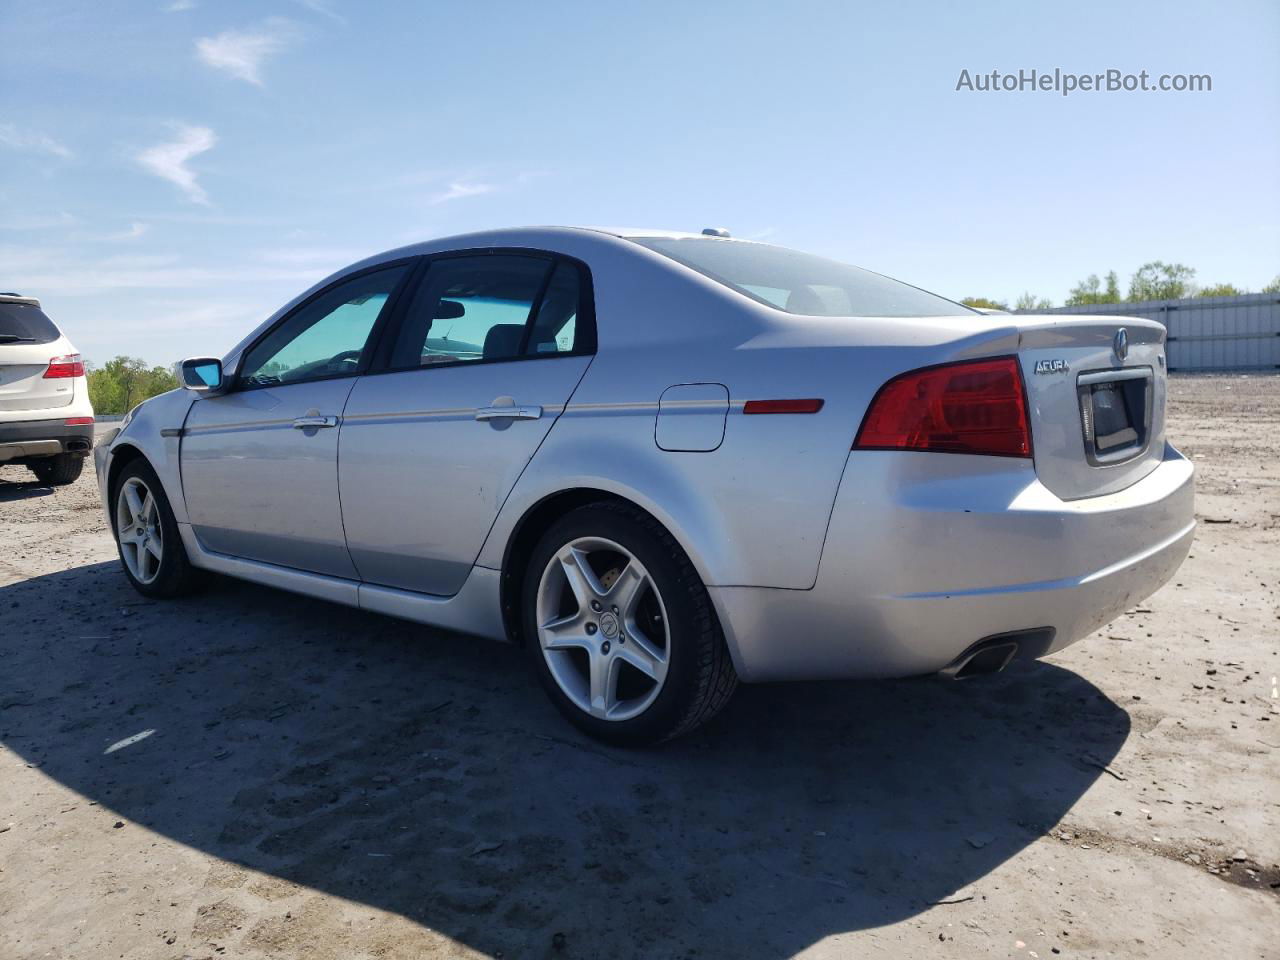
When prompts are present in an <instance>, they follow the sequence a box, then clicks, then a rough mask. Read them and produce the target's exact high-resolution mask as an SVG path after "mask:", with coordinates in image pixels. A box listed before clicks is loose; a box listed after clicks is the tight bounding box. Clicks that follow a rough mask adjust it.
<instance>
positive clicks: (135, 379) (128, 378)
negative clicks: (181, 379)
mask: <svg viewBox="0 0 1280 960" xmlns="http://www.w3.org/2000/svg"><path fill="white" fill-rule="evenodd" d="M86 366H87V367H88V370H87V373H88V379H89V402H90V403H92V404H93V409H94V411H95V412H97V413H107V414H112V413H128V412H129V411H130V410H132V409H133V408H134V407H135V406H137V405H138V404H139V403H141V402H142V401H143V400H146V399H147V398H148V397H154V396H155V395H156V394H158V393H164V392H165V391H167V390H173V389H174V388H175V387H177V386H178V378H177V377H176V376H175V375H174V373H173V371H172V370H170V369H169V368H168V367H148V366H147V363H146V361H145V360H142V359H140V358H139V357H116V358H115V359H114V360H108V361H107V362H106V363H104V364H103V365H102V366H101V367H96V366H94V365H93V364H87V365H86Z"/></svg>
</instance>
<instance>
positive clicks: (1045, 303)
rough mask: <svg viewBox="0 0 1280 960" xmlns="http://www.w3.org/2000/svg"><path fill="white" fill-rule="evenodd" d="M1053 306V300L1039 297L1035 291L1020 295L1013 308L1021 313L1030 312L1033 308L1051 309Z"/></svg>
mask: <svg viewBox="0 0 1280 960" xmlns="http://www.w3.org/2000/svg"><path fill="white" fill-rule="evenodd" d="M1052 307H1053V301H1051V300H1046V299H1045V298H1044V297H1037V296H1036V295H1035V294H1034V293H1030V292H1027V293H1024V294H1023V295H1022V296H1020V297H1019V298H1018V300H1017V302H1016V303H1014V305H1013V309H1014V310H1017V311H1018V312H1020V313H1028V312H1030V311H1033V310H1049V309H1050V308H1052Z"/></svg>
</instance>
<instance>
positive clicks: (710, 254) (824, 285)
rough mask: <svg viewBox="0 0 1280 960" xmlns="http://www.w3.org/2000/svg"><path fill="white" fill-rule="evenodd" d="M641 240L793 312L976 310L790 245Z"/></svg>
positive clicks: (944, 313)
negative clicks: (789, 246) (789, 248)
mask: <svg viewBox="0 0 1280 960" xmlns="http://www.w3.org/2000/svg"><path fill="white" fill-rule="evenodd" d="M635 242H636V243H638V244H640V245H641V246H645V247H648V248H649V249H650V250H656V251H657V252H658V253H661V254H663V255H665V256H668V257H670V258H671V259H672V260H675V261H677V262H679V263H683V264H684V265H685V266H686V267H689V268H691V269H693V270H697V271H698V272H699V273H701V274H703V275H705V276H708V277H710V278H711V279H712V280H715V281H717V282H719V283H722V284H724V285H725V286H726V287H729V288H730V289H732V290H736V291H737V292H738V293H741V294H743V295H745V296H748V297H750V298H751V299H752V300H757V301H759V302H760V303H764V304H767V305H768V306H770V307H775V308H776V309H778V310H785V311H786V312H787V313H796V314H802V315H804V316H811V317H956V316H963V315H965V314H971V313H974V312H975V311H973V310H970V309H969V308H968V307H965V306H962V305H961V304H958V303H953V302H952V301H950V300H947V299H946V298H944V297H939V296H937V295H936V294H932V293H928V292H926V291H924V290H921V289H920V288H918V287H913V286H911V285H909V284H906V283H900V282H899V281H897V280H891V279H890V278H888V277H885V276H881V275H880V274H878V273H872V272H871V271H870V270H863V269H862V268H861V267H855V266H852V265H850V264H847V263H840V262H839V261H836V260H828V259H826V258H825V257H815V256H814V255H813V254H809V253H801V252H800V251H799V250H788V249H787V248H786V247H773V246H769V245H767V244H763V243H744V242H742V241H740V240H721V239H716V238H712V237H682V238H669V237H640V238H638V239H636V241H635Z"/></svg>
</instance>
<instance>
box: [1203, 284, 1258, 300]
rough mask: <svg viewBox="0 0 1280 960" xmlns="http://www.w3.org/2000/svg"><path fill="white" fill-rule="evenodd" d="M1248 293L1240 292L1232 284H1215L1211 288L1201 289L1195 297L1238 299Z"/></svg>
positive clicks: (1245, 291)
mask: <svg viewBox="0 0 1280 960" xmlns="http://www.w3.org/2000/svg"><path fill="white" fill-rule="evenodd" d="M1248 292H1249V291H1248V290H1241V289H1240V288H1239V287H1237V286H1236V285H1235V284H1233V283H1215V284H1213V285H1212V286H1208V287H1201V288H1200V289H1199V290H1197V291H1196V293H1195V295H1196V296H1197V297H1238V296H1240V295H1241V294H1242V293H1248Z"/></svg>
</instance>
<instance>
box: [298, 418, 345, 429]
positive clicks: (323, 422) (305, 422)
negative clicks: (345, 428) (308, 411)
mask: <svg viewBox="0 0 1280 960" xmlns="http://www.w3.org/2000/svg"><path fill="white" fill-rule="evenodd" d="M293 425H294V426H295V427H297V428H298V429H299V430H306V429H307V428H308V427H336V426H337V425H338V418H337V417H321V416H305V417H298V419H296V420H294V421H293Z"/></svg>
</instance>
